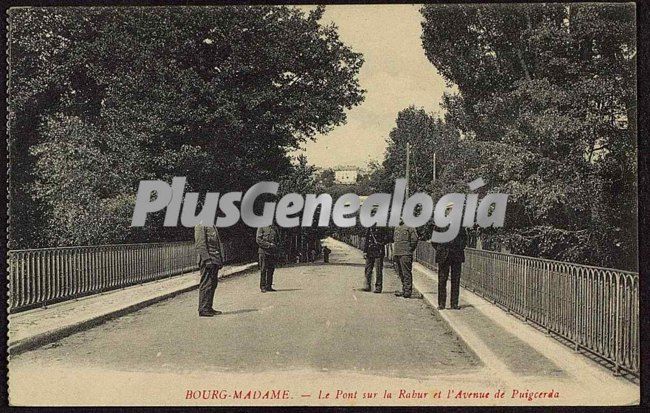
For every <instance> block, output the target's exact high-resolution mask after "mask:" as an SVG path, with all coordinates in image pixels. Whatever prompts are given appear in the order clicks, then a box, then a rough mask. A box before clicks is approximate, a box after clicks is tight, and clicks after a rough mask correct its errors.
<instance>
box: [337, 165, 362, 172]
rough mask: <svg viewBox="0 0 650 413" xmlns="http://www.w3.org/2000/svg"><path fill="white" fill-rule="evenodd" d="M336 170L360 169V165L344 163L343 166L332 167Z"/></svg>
mask: <svg viewBox="0 0 650 413" xmlns="http://www.w3.org/2000/svg"><path fill="white" fill-rule="evenodd" d="M332 170H334V171H359V167H357V166H352V165H342V166H335V167H334V168H332Z"/></svg>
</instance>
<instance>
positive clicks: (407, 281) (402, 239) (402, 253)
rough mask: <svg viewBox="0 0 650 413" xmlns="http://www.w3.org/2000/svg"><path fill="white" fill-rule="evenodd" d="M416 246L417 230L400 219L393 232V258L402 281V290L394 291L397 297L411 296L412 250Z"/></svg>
mask: <svg viewBox="0 0 650 413" xmlns="http://www.w3.org/2000/svg"><path fill="white" fill-rule="evenodd" d="M417 246H418V232H417V231H416V230H415V228H413V227H409V226H407V225H406V224H404V220H402V219H400V221H399V225H398V226H397V227H396V228H395V232H394V234H393V260H394V261H395V264H396V269H397V275H398V276H399V279H400V281H401V282H402V291H396V292H395V295H396V296H398V297H404V298H411V294H412V292H413V252H414V251H415V249H416V248H417Z"/></svg>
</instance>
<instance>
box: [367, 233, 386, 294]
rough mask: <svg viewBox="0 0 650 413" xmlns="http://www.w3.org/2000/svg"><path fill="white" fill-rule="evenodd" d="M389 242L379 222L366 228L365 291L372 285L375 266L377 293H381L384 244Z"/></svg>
mask: <svg viewBox="0 0 650 413" xmlns="http://www.w3.org/2000/svg"><path fill="white" fill-rule="evenodd" d="M387 242H388V236H387V234H386V231H385V229H384V228H379V227H377V224H375V225H373V226H371V227H369V228H368V229H367V230H366V237H365V241H364V244H363V257H364V258H365V260H366V268H365V276H366V285H365V287H364V288H363V291H370V287H371V285H372V270H373V268H374V269H375V293H377V294H380V293H381V290H382V286H383V269H384V255H385V251H384V246H385V245H386V243H387Z"/></svg>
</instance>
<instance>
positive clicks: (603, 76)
mask: <svg viewBox="0 0 650 413" xmlns="http://www.w3.org/2000/svg"><path fill="white" fill-rule="evenodd" d="M422 14H423V16H424V21H423V23H422V27H423V34H422V42H423V46H424V49H425V52H426V55H427V57H428V59H429V60H430V61H431V62H432V63H433V65H434V66H435V67H436V69H437V70H438V71H439V72H440V73H441V74H442V75H443V76H444V77H445V78H446V79H447V81H448V82H449V83H450V84H454V85H456V86H457V88H458V93H457V94H455V95H447V96H446V97H445V101H444V106H445V109H446V110H447V115H446V118H445V120H446V122H447V123H448V124H449V125H451V126H453V127H456V128H458V129H459V130H460V131H461V132H462V133H463V135H464V136H465V137H466V139H467V141H472V142H476V143H477V146H476V148H478V150H479V151H480V153H481V156H480V157H481V163H480V165H479V166H478V167H477V168H476V169H475V172H474V173H475V174H476V175H481V176H483V177H484V178H485V179H486V180H487V181H488V183H489V185H490V186H491V188H490V190H493V191H496V192H506V193H509V194H510V198H509V206H508V217H507V219H506V226H507V227H506V230H505V231H502V232H501V234H500V236H501V238H502V240H503V241H504V242H506V243H507V244H509V246H510V248H511V249H512V250H513V251H514V252H518V253H522V254H528V255H537V256H542V257H547V258H553V259H560V260H569V261H576V262H585V263H590V264H594V265H603V266H617V267H622V268H636V248H637V243H636V195H637V187H636V145H635V143H636V125H635V122H636V92H635V80H636V72H635V67H636V41H635V32H636V25H635V18H634V7H633V6H632V5H629V4H587V3H585V4H571V5H565V4H527V5H523V4H518V5H444V6H443V5H430V6H425V7H423V8H422Z"/></svg>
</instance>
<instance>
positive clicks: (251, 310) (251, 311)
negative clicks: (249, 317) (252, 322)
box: [221, 308, 260, 315]
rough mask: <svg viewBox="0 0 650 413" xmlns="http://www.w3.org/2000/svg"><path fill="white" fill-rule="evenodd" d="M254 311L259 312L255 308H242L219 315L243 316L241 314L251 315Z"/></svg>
mask: <svg viewBox="0 0 650 413" xmlns="http://www.w3.org/2000/svg"><path fill="white" fill-rule="evenodd" d="M255 311H260V310H258V309H257V308H244V309H241V310H232V311H224V312H223V313H221V315H234V314H243V313H253V312H255Z"/></svg>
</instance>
